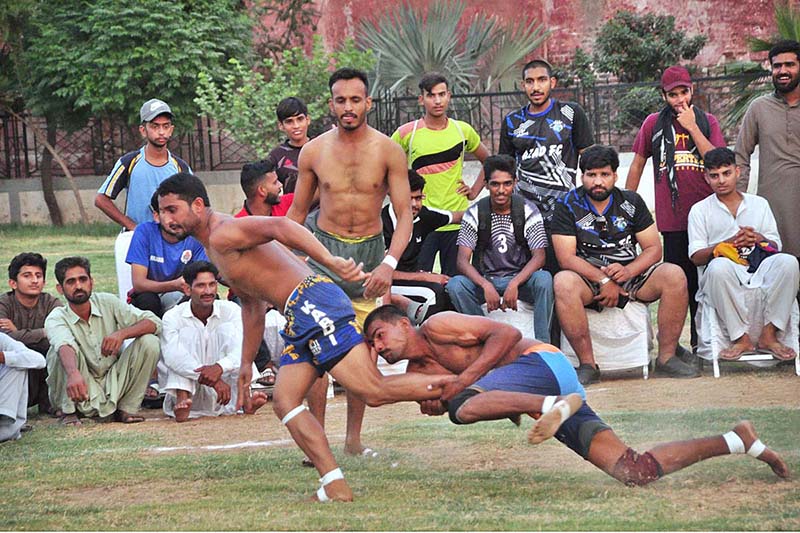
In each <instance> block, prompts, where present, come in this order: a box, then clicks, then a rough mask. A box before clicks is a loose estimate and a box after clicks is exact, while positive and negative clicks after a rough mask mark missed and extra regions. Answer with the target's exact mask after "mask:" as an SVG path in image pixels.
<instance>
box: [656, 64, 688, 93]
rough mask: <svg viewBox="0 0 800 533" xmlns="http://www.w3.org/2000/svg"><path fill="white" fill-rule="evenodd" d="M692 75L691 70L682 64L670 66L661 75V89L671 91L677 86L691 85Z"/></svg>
mask: <svg viewBox="0 0 800 533" xmlns="http://www.w3.org/2000/svg"><path fill="white" fill-rule="evenodd" d="M691 86H692V77H691V76H690V75H689V71H688V70H686V69H685V68H684V67H681V66H680V65H674V66H672V67H669V68H668V69H667V70H665V71H664V74H662V75H661V89H662V90H664V91H671V90H672V89H674V88H675V87H691Z"/></svg>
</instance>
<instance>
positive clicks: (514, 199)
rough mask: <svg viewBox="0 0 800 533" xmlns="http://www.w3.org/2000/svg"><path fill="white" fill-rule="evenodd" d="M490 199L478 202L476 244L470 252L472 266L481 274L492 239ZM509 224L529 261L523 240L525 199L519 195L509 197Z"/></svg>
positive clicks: (485, 198)
mask: <svg viewBox="0 0 800 533" xmlns="http://www.w3.org/2000/svg"><path fill="white" fill-rule="evenodd" d="M490 202H491V199H490V198H489V197H488V196H486V197H484V198H481V199H480V200H478V243H477V244H476V245H475V250H474V251H473V252H472V266H474V267H475V269H476V270H477V271H478V272H481V273H483V270H482V263H483V253H484V252H485V251H486V247H487V246H489V242H490V241H491V238H492V206H491V203H490ZM511 223H512V224H513V226H514V240H515V241H516V242H517V245H519V246H522V248H523V249H524V250H525V252H526V254H527V255H528V259H530V254H531V251H530V249H529V248H528V240H527V239H526V238H525V199H524V198H523V197H522V196H520V195H519V194H512V195H511Z"/></svg>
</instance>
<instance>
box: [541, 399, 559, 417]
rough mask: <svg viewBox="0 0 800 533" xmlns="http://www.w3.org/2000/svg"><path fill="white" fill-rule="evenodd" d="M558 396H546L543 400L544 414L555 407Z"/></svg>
mask: <svg viewBox="0 0 800 533" xmlns="http://www.w3.org/2000/svg"><path fill="white" fill-rule="evenodd" d="M556 398H557V397H556V396H545V397H544V400H542V414H545V413H547V412H548V411H550V409H552V408H553V405H555V403H556Z"/></svg>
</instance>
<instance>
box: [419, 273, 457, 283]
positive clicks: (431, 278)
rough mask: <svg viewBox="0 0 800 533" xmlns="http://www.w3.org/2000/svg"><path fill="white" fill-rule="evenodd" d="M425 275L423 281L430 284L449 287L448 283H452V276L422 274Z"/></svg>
mask: <svg viewBox="0 0 800 533" xmlns="http://www.w3.org/2000/svg"><path fill="white" fill-rule="evenodd" d="M421 274H423V276H422V281H425V282H428V283H438V284H440V285H447V282H448V281H450V276H447V275H445V274H437V273H436V272H421Z"/></svg>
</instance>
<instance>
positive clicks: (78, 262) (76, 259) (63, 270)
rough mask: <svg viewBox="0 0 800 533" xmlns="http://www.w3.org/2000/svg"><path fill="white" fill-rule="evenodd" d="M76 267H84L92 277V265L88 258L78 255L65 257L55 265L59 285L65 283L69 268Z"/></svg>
mask: <svg viewBox="0 0 800 533" xmlns="http://www.w3.org/2000/svg"><path fill="white" fill-rule="evenodd" d="M75 267H83V269H84V270H85V271H86V275H87V276H89V277H92V267H91V265H90V264H89V260H88V259H87V258H85V257H80V256H77V255H74V256H71V257H65V258H64V259H62V260H61V261H59V262H58V263H56V267H55V274H56V281H58V284H59V285H63V284H64V276H65V275H66V274H67V270H69V269H70V268H75Z"/></svg>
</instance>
